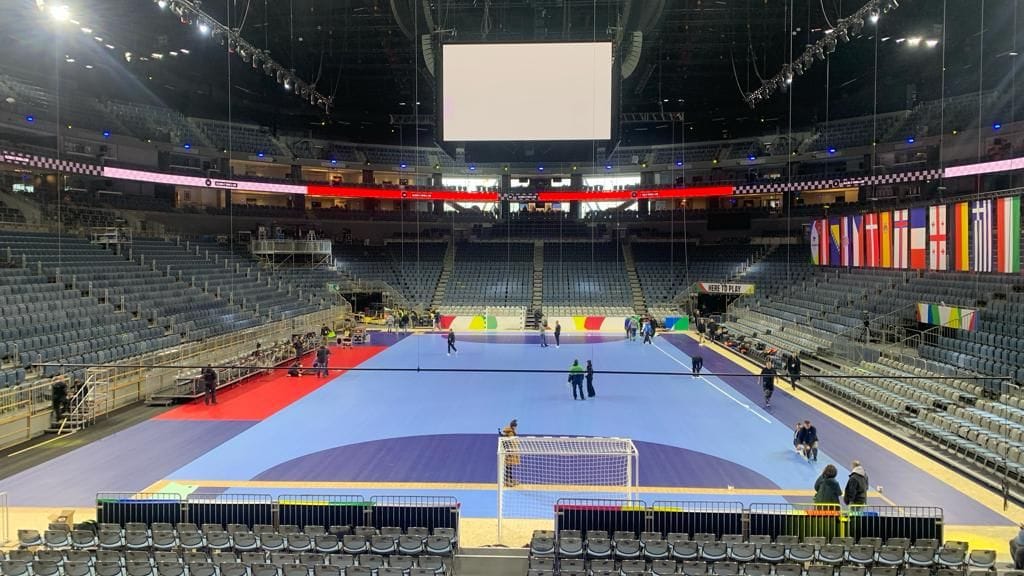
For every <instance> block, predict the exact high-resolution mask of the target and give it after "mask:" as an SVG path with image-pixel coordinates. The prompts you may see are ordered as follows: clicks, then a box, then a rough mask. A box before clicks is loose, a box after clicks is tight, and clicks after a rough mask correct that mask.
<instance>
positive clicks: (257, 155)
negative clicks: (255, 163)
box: [256, 152, 266, 158]
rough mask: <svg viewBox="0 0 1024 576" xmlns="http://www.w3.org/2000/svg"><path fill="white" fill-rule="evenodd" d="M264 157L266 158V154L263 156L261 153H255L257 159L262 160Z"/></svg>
mask: <svg viewBox="0 0 1024 576" xmlns="http://www.w3.org/2000/svg"><path fill="white" fill-rule="evenodd" d="M264 156H266V154H264V153H263V152H257V153H256V157H257V158H263V157H264Z"/></svg>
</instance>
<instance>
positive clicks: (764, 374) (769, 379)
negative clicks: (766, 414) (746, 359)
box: [761, 358, 776, 407]
mask: <svg viewBox="0 0 1024 576" xmlns="http://www.w3.org/2000/svg"><path fill="white" fill-rule="evenodd" d="M775 376H776V372H775V366H774V365H773V364H772V361H771V359H770V358H769V359H768V360H765V362H764V368H763V369H762V370H761V390H762V391H764V405H765V406H766V407H770V406H771V405H772V394H773V393H775Z"/></svg>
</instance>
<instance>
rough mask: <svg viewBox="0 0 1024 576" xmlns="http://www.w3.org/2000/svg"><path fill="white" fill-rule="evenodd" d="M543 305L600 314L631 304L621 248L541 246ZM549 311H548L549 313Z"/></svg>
mask: <svg viewBox="0 0 1024 576" xmlns="http://www.w3.org/2000/svg"><path fill="white" fill-rule="evenodd" d="M543 298H544V306H545V309H546V310H547V307H548V306H555V307H560V308H565V307H576V308H578V309H579V310H580V312H581V313H586V312H587V311H589V312H590V313H591V314H598V313H601V312H602V311H601V309H602V308H605V307H608V308H611V307H615V308H621V307H623V306H625V305H628V304H629V302H630V301H631V299H632V298H631V295H630V291H629V280H628V278H627V275H626V268H625V265H624V264H623V258H622V253H621V250H620V246H619V245H618V244H614V243H596V244H595V243H590V242H553V241H548V242H545V243H544V296H543ZM549 312H550V311H549Z"/></svg>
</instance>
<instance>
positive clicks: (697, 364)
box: [690, 354, 704, 376]
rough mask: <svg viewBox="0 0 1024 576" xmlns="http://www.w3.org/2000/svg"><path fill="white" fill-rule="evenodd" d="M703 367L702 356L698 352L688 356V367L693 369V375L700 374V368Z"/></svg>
mask: <svg viewBox="0 0 1024 576" xmlns="http://www.w3.org/2000/svg"><path fill="white" fill-rule="evenodd" d="M703 367H704V357H703V356H701V355H700V354H694V355H693V356H691V357H690V368H691V369H692V370H693V375H694V376H700V370H701V368H703Z"/></svg>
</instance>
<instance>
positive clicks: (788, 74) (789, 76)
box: [744, 0, 900, 108]
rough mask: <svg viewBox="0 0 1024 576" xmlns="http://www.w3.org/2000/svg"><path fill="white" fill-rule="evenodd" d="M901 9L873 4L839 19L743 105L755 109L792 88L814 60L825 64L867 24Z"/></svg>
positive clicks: (894, 0)
mask: <svg viewBox="0 0 1024 576" xmlns="http://www.w3.org/2000/svg"><path fill="white" fill-rule="evenodd" d="M899 5H900V3H899V0H871V1H870V2H868V3H867V4H865V5H864V6H861V8H860V9H859V10H857V11H856V12H854V13H853V14H851V15H849V16H847V17H846V18H842V19H840V20H839V21H838V22H836V25H835V27H833V28H830V29H828V30H826V31H825V35H824V37H822V38H821V39H819V40H818V41H817V42H814V43H813V44H809V45H808V46H807V49H806V50H804V52H803V54H801V55H800V57H798V58H796V59H794V60H792V61H791V62H789V63H788V64H784V65H783V66H782V69H781V70H780V71H779V72H778V73H777V74H775V75H774V76H772V77H770V78H768V79H767V80H765V81H764V82H762V83H761V86H760V87H759V88H758V89H757V90H754V91H753V92H750V93H748V94H746V95H745V96H744V101H745V102H746V103H747V104H748V105H749V106H750V107H751V108H754V107H755V106H757V105H758V104H760V103H761V102H764V101H765V100H768V99H769V98H771V97H772V96H773V95H774V94H775V93H776V92H777V91H779V90H780V89H782V87H783V86H787V85H789V84H792V83H793V78H794V76H802V75H803V74H804V73H805V72H807V71H808V70H810V69H811V67H812V66H814V62H815V60H822V61H823V60H825V57H826V55H828V54H832V53H833V52H835V51H836V48H837V46H838V45H839V44H845V43H847V42H849V41H850V38H851V37H855V36H858V35H860V33H861V31H862V30H863V29H864V23H865V22H867V21H870V22H871V23H877V22H878V18H879V16H880V15H882V14H886V13H888V12H889V11H891V10H893V9H895V8H898V7H899Z"/></svg>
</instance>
